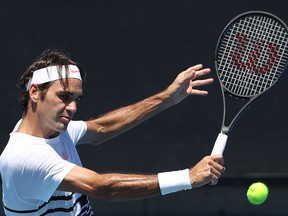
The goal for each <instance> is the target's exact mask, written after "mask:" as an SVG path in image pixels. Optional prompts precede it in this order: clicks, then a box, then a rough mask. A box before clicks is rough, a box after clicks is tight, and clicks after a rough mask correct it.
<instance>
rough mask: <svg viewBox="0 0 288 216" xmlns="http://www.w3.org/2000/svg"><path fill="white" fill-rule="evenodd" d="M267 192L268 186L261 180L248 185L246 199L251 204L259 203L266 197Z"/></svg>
mask: <svg viewBox="0 0 288 216" xmlns="http://www.w3.org/2000/svg"><path fill="white" fill-rule="evenodd" d="M268 194H269V190H268V187H267V186H266V185H265V184H264V183H262V182H256V183H253V184H252V185H250V187H249V188H248V190H247V194H246V195H247V199H248V200H249V202H250V203H251V204H253V205H260V204H262V203H263V202H265V200H266V199H267V197H268Z"/></svg>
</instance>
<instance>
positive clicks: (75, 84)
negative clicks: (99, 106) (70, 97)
mask: <svg viewBox="0 0 288 216" xmlns="http://www.w3.org/2000/svg"><path fill="white" fill-rule="evenodd" d="M63 81H64V85H63V84H62V82H61V81H60V80H56V81H54V82H53V84H52V85H51V86H50V88H49V89H50V90H53V91H68V92H75V93H82V81H81V80H79V79H74V78H68V83H67V84H66V80H65V79H64V80H63Z"/></svg>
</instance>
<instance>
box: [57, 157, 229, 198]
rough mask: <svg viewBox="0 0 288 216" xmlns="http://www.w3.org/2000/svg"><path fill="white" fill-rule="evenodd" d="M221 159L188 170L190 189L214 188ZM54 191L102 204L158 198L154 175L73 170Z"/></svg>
mask: <svg viewBox="0 0 288 216" xmlns="http://www.w3.org/2000/svg"><path fill="white" fill-rule="evenodd" d="M223 165H224V159H223V157H222V156H221V155H214V156H206V157H204V158H203V159H202V160H201V161H199V162H198V163H197V164H196V165H195V166H193V167H191V168H190V169H189V176H190V183H191V185H192V187H201V186H203V185H205V184H207V183H209V182H213V184H217V182H218V179H219V178H220V176H221V174H222V173H223V172H224V171H225V168H224V166H223ZM58 190H62V191H70V192H76V193H82V194H86V195H88V196H91V197H94V198H98V199H103V200H133V199H143V198H148V197H152V196H156V195H160V194H161V193H160V187H159V182H158V177H157V174H152V175H144V174H121V173H106V174H99V173H97V172H94V171H92V170H89V169H86V168H83V167H80V166H75V167H74V168H73V169H72V170H71V171H70V172H69V173H68V175H67V176H66V177H65V178H64V180H63V181H62V182H61V184H60V185H59V187H58Z"/></svg>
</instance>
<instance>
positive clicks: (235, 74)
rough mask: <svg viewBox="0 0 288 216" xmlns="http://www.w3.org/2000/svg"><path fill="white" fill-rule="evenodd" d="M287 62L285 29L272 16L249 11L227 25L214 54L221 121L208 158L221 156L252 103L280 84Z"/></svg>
mask: <svg viewBox="0 0 288 216" xmlns="http://www.w3.org/2000/svg"><path fill="white" fill-rule="evenodd" d="M287 61H288V32H287V26H286V24H285V23H284V22H283V21H282V20H280V19H279V18H278V17H276V16H275V15H272V14H270V13H267V12H263V11H250V12H246V13H243V14H240V15H238V16H237V17H235V18H234V19H232V20H231V21H230V22H229V23H228V25H227V26H226V27H225V28H224V30H223V31H222V33H221V35H220V37H219V39H218V43H217V46H216V52H215V66H216V72H217V77H218V80H219V83H220V87H221V92H222V99H223V120H222V126H221V131H220V133H219V135H218V137H217V139H216V142H215V144H214V147H213V149H212V152H211V155H216V154H223V152H224V149H225V146H226V143H227V139H228V135H229V133H230V132H231V130H232V128H233V126H234V125H235V123H236V122H237V121H238V120H239V119H240V117H241V115H242V114H243V112H244V111H245V110H246V109H247V108H248V106H249V105H250V104H251V103H252V102H253V101H255V99H257V98H259V97H260V96H261V95H263V94H264V93H265V92H267V91H268V90H269V89H271V88H272V87H273V86H274V85H275V84H276V83H277V82H278V81H279V78H280V77H281V76H282V75H283V73H284V72H285V69H286V67H287ZM231 96H232V97H231Z"/></svg>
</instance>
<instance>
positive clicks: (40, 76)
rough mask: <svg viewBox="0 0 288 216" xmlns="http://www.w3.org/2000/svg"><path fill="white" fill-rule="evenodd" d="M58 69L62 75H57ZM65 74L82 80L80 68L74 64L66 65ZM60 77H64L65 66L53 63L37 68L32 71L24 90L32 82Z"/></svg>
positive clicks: (43, 81)
mask: <svg viewBox="0 0 288 216" xmlns="http://www.w3.org/2000/svg"><path fill="white" fill-rule="evenodd" d="M58 70H59V72H60V73H61V76H62V77H60V76H59V73H58ZM67 74H68V78H75V79H79V80H81V81H82V79H81V74H80V70H79V68H78V67H77V66H76V65H68V71H67ZM61 78H66V70H65V66H63V65H62V66H58V65H54V66H49V67H46V68H41V69H39V70H35V71H34V72H33V76H32V78H30V80H29V81H28V83H27V84H26V90H27V91H28V90H29V88H30V86H31V84H32V83H35V84H42V83H47V82H51V81H54V80H59V79H61Z"/></svg>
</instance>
